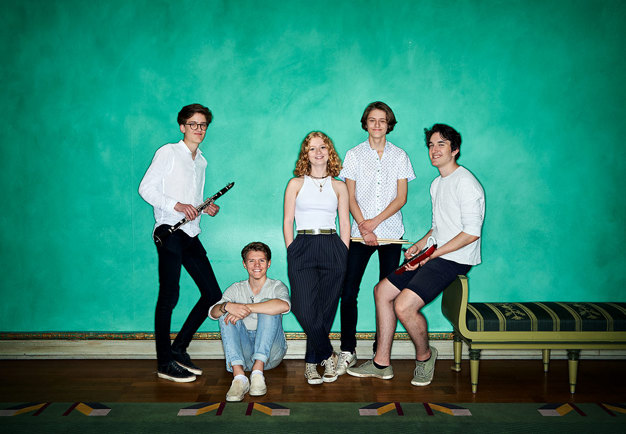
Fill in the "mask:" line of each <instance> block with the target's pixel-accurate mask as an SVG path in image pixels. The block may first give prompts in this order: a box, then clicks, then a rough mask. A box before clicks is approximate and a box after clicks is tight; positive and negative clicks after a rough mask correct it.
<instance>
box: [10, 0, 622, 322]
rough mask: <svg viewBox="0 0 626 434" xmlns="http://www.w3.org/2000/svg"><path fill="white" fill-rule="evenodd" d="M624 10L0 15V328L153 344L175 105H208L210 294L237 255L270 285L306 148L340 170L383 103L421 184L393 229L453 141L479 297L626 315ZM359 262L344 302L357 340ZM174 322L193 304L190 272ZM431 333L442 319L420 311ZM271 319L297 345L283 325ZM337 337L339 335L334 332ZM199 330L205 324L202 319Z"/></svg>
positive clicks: (279, 268) (461, 4)
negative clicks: (164, 179) (473, 224)
mask: <svg viewBox="0 0 626 434" xmlns="http://www.w3.org/2000/svg"><path fill="white" fill-rule="evenodd" d="M625 22H626V4H625V3H624V2H622V1H619V0H616V1H598V0H595V1H592V0H588V1H581V0H545V1H538V0H520V1H515V0H511V1H504V0H474V1H469V0H466V1H463V0H458V1H442V0H436V1H435V0H432V1H401V0H384V1H326V0H324V1H318V2H305V1H302V2H297V1H277V0H266V1H265V2H256V1H166V0H152V1H146V0H134V1H128V0H107V1H96V2H85V1H82V0H74V1H71V0H59V1H53V2H50V1H35V0H29V1H28V0H27V1H22V2H12V3H7V2H5V4H3V12H2V14H1V17H0V38H1V41H2V43H1V45H0V50H1V51H0V55H1V58H2V62H1V63H0V82H1V83H2V86H1V87H0V98H1V101H2V103H1V104H0V119H2V120H3V124H4V127H3V128H2V129H0V186H1V188H2V190H1V191H2V199H3V200H2V202H3V204H2V211H1V212H0V225H1V226H0V227H1V228H2V229H1V230H0V259H1V261H2V272H1V277H0V285H1V287H0V295H1V296H2V303H1V304H0V331H5V332H13V331H15V332H26V331H149V330H152V324H153V312H154V305H155V302H156V295H157V284H158V282H157V274H156V252H155V248H154V246H153V244H152V242H151V238H150V232H151V227H152V224H153V217H152V209H151V208H150V206H149V205H148V204H146V203H145V202H144V201H143V200H142V199H141V198H140V197H139V195H138V194H137V187H138V185H139V181H140V180H141V178H142V176H143V174H144V172H145V170H146V168H147V167H148V165H149V163H150V161H151V159H152V156H153V154H154V151H155V150H156V149H157V148H158V147H159V146H161V145H163V144H165V143H167V142H171V141H177V140H179V138H180V133H179V131H178V126H177V124H176V113H177V112H178V110H179V109H180V107H181V106H183V105H185V104H188V103H191V102H201V103H204V104H206V105H208V106H209V107H210V108H211V109H212V110H213V113H214V122H213V123H212V124H211V126H210V128H209V130H208V133H207V136H206V140H205V142H204V143H203V144H202V149H203V152H204V153H205V156H206V157H207V160H208V162H209V168H208V176H207V181H206V188H205V192H206V193H207V195H209V194H211V193H213V192H214V191H217V190H218V189H220V188H222V187H223V186H224V185H225V184H226V183H228V182H230V181H235V182H236V185H235V188H234V189H233V190H232V191H231V192H230V193H228V194H227V195H226V196H224V197H223V198H222V199H220V201H219V204H220V205H221V206H222V211H221V212H220V214H219V215H218V216H217V217H216V218H207V217H205V218H203V220H202V229H203V233H202V234H201V236H200V237H201V240H202V242H203V243H204V245H205V247H206V248H207V250H208V251H209V255H210V258H211V261H212V263H213V267H214V269H215V272H216V275H217V278H218V280H219V282H220V284H221V286H222V289H225V288H226V287H227V286H228V285H229V284H230V283H232V282H233V281H236V280H241V279H243V278H245V277H246V273H245V271H244V270H243V268H242V267H241V262H240V257H239V252H240V250H241V248H242V246H243V245H244V244H246V243H247V242H249V241H252V240H261V241H264V242H266V243H268V244H269V245H270V246H271V247H272V249H273V252H274V259H273V262H272V267H271V269H270V275H271V276H272V277H274V278H279V279H282V280H284V281H285V282H287V273H286V264H285V249H284V244H283V240H282V232H281V222H282V197H283V191H284V188H285V186H286V183H287V181H288V179H289V178H290V176H291V172H292V170H293V166H294V163H295V160H296V157H297V152H298V147H299V143H300V141H301V140H302V138H303V137H304V135H305V134H306V133H307V132H309V131H311V130H313V129H321V130H323V131H325V132H326V133H328V134H329V135H330V136H331V137H332V138H333V139H334V141H335V143H336V147H337V149H338V151H339V153H340V155H341V156H343V155H345V152H346V151H347V150H348V149H349V148H351V147H352V146H355V145H356V144H357V143H359V142H361V141H362V140H364V139H365V137H366V135H365V132H364V131H362V130H361V128H360V123H359V119H360V116H361V113H362V110H363V108H364V107H365V106H366V105H367V104H368V103H369V102H371V101H374V100H383V101H386V102H387V103H388V104H389V105H390V106H391V107H392V108H393V109H394V111H395V113H396V115H397V118H398V120H399V123H398V125H397V127H396V129H395V130H394V131H393V132H392V133H391V134H390V135H389V140H390V141H392V142H393V143H395V144H396V145H399V146H401V147H402V148H404V149H405V150H406V151H407V152H408V154H409V156H410V157H411V160H412V162H413V166H414V169H415V171H416V175H417V179H416V180H414V181H412V182H411V183H410V184H409V197H408V203H407V205H406V206H405V207H404V210H403V211H404V215H405V225H406V228H407V234H406V237H407V238H409V239H412V240H415V239H417V238H418V237H420V236H421V235H422V234H423V233H424V232H425V231H427V230H428V229H429V224H430V199H429V195H428V187H429V184H430V182H431V180H432V179H433V178H434V177H435V176H436V175H437V172H436V170H435V169H434V168H432V167H431V166H430V164H429V162H428V159H427V153H426V148H425V146H424V143H423V133H422V131H423V128H424V127H426V126H430V125H432V124H433V123H435V122H445V123H449V124H451V125H453V126H455V127H457V128H458V129H459V130H460V131H461V133H462V134H463V139H464V142H463V146H462V157H461V159H460V160H459V161H460V163H461V164H463V165H465V166H466V167H468V168H469V169H470V170H472V172H473V173H474V174H475V175H476V176H477V177H478V179H479V180H480V181H481V183H482V185H483V186H484V189H485V191H486V198H487V216H486V220H485V224H484V230H483V240H482V243H483V244H482V245H483V263H482V264H481V265H480V266H478V267H476V268H474V269H473V270H472V271H471V272H470V287H471V299H473V300H476V301H478V300H496V301H498V300H618V299H619V300H621V301H624V300H625V299H626V296H625V291H624V287H625V284H626V279H625V278H624V268H625V265H626V254H625V253H624V243H625V241H626V230H625V229H624V222H625V217H626V201H625V199H624V198H625V195H624V192H623V191H622V190H623V184H624V182H623V177H624V174H625V170H624V169H625V163H624V161H625V158H624V157H625V152H624V136H625V135H626V109H625V108H624V106H625V104H624V101H626V86H625V85H624V80H625V79H626V60H625V56H624V53H626V35H625V32H624V23H625ZM376 268H377V260H372V262H371V263H370V266H369V268H368V271H367V273H366V276H365V279H364V283H363V286H362V292H361V296H360V319H359V325H358V328H359V330H361V331H372V330H374V328H375V323H374V303H373V300H372V287H373V285H374V284H375V282H376V280H377V272H376ZM181 285H182V290H181V298H180V302H179V305H178V307H177V309H176V311H175V315H174V319H173V329H174V330H176V329H177V328H178V327H180V325H181V324H182V321H183V319H184V317H185V315H186V314H187V312H188V311H189V310H190V308H191V306H192V305H193V303H195V300H196V299H197V290H196V288H195V286H194V285H193V283H192V282H191V280H190V279H189V278H188V277H187V276H186V275H185V277H184V278H183V279H182V283H181ZM426 314H427V317H428V320H429V323H430V330H431V331H449V330H451V327H450V325H449V323H448V322H447V321H446V320H445V318H443V316H442V315H441V313H440V301H439V299H437V300H436V301H435V302H434V303H433V304H432V305H430V306H428V307H427V309H426ZM285 327H286V329H288V330H291V331H301V329H300V327H299V326H298V324H297V322H296V320H295V318H294V317H293V315H291V314H290V315H288V316H287V317H286V319H285ZM333 329H334V330H337V331H338V318H337V321H336V322H335V326H334V328H333ZM201 330H202V331H214V330H217V327H216V324H215V322H213V321H211V320H208V321H207V322H206V323H205V324H204V325H203V327H202V328H201Z"/></svg>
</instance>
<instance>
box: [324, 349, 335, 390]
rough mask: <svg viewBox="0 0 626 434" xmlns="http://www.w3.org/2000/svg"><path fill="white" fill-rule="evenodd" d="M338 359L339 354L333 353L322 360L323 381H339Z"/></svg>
mask: <svg viewBox="0 0 626 434" xmlns="http://www.w3.org/2000/svg"><path fill="white" fill-rule="evenodd" d="M337 359H338V357H337V354H335V353H332V354H331V355H330V357H329V358H327V359H326V360H324V361H323V362H322V366H323V367H324V375H322V381H324V383H332V382H333V381H337Z"/></svg>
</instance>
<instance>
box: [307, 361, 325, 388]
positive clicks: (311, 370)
mask: <svg viewBox="0 0 626 434" xmlns="http://www.w3.org/2000/svg"><path fill="white" fill-rule="evenodd" d="M304 376H305V378H306V380H307V382H308V383H309V384H322V383H323V381H322V377H320V374H319V372H317V365H316V364H315V363H307V364H306V365H305V367H304Z"/></svg>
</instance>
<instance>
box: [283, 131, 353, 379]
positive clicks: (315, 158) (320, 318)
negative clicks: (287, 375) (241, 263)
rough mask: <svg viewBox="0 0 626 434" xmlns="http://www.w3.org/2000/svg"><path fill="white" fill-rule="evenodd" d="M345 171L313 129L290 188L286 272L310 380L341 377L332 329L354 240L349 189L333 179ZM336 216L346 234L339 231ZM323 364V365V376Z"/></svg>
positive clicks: (329, 142) (327, 140) (321, 135)
mask: <svg viewBox="0 0 626 434" xmlns="http://www.w3.org/2000/svg"><path fill="white" fill-rule="evenodd" d="M340 170H341V159H340V158H339V156H338V155H337V152H336V151H335V146H334V145H333V142H332V140H331V139H330V138H329V137H328V136H327V135H326V134H324V133H322V132H320V131H313V132H311V133H309V134H308V135H307V136H306V137H305V138H304V141H303V142H302V145H301V146H300V157H299V158H298V162H297V163H296V168H295V170H294V175H295V176H296V177H295V178H292V179H291V180H290V181H289V183H288V184H287V189H286V191H285V218H284V222H283V233H284V236H285V245H286V246H287V273H288V276H289V282H290V284H291V305H292V312H293V313H294V315H295V316H296V319H297V320H298V322H299V323H300V325H301V326H302V329H303V330H304V332H305V333H306V336H307V344H306V355H305V372H304V376H305V378H306V379H307V381H308V383H309V384H322V383H331V382H333V381H335V380H336V379H337V355H336V354H335V353H334V352H333V347H332V345H331V343H330V339H329V337H328V333H329V332H330V327H331V326H332V323H333V320H334V319H335V314H336V313H337V305H338V302H339V296H340V294H341V285H342V283H343V278H344V275H345V271H346V260H347V257H348V245H349V244H350V217H349V209H348V208H349V198H348V189H347V187H346V184H344V183H343V182H342V181H340V180H338V179H335V178H334V177H335V176H337V175H338V174H339V171H340ZM337 218H338V219H339V234H340V235H341V238H340V237H339V236H338V235H337V232H336V230H335V228H336V223H335V222H336V219H337ZM294 220H295V223H296V230H297V232H298V236H297V237H296V238H295V239H294V230H293V223H294ZM318 364H321V365H322V366H324V374H323V376H321V377H320V374H319V373H318V371H317V365H318Z"/></svg>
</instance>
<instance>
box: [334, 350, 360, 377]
mask: <svg viewBox="0 0 626 434" xmlns="http://www.w3.org/2000/svg"><path fill="white" fill-rule="evenodd" d="M354 365H356V353H351V352H349V351H342V352H341V354H339V360H338V361H337V375H343V374H345V373H346V369H348V368H351V367H353V366H354Z"/></svg>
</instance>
